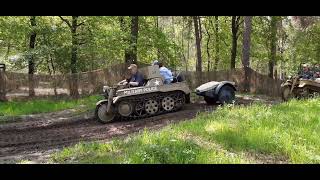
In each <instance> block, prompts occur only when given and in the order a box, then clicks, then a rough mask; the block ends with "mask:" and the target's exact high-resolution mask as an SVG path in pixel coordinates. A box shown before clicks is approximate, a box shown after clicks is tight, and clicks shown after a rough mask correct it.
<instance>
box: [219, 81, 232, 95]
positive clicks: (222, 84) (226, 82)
mask: <svg viewBox="0 0 320 180" xmlns="http://www.w3.org/2000/svg"><path fill="white" fill-rule="evenodd" d="M234 84H235V83H234V82H231V81H221V83H220V84H219V85H218V87H217V88H216V89H215V91H214V94H218V93H219V91H220V89H221V88H222V87H223V86H224V85H229V86H231V87H232V88H233V89H234V90H235V91H237V89H236V88H235V85H234Z"/></svg>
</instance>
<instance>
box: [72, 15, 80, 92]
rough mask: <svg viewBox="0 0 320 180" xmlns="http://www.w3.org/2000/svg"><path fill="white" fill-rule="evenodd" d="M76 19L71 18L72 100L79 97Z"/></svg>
mask: <svg viewBox="0 0 320 180" xmlns="http://www.w3.org/2000/svg"><path fill="white" fill-rule="evenodd" d="M78 17H79V16H72V24H71V35H72V48H71V84H70V86H71V87H70V95H71V96H72V97H74V98H78V97H79V91H78V77H77V58H78V37H77V28H78Z"/></svg>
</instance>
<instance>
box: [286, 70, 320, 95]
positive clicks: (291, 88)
mask: <svg viewBox="0 0 320 180" xmlns="http://www.w3.org/2000/svg"><path fill="white" fill-rule="evenodd" d="M300 69H301V65H300ZM319 70H320V69H319V67H318V65H316V66H315V67H314V68H313V71H311V68H310V66H309V65H307V64H303V65H302V71H300V73H299V75H298V76H295V77H289V79H288V80H287V81H286V82H284V83H282V84H281V94H282V99H283V100H284V101H288V100H289V99H291V98H298V99H301V98H309V97H314V96H316V95H318V94H319V93H320V71H319Z"/></svg>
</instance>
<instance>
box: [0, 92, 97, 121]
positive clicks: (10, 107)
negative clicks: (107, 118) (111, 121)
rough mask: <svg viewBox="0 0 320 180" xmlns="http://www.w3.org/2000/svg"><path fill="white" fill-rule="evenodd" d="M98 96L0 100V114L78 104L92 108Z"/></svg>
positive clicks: (8, 114) (28, 112) (62, 108)
mask: <svg viewBox="0 0 320 180" xmlns="http://www.w3.org/2000/svg"><path fill="white" fill-rule="evenodd" d="M100 99H102V97H100V96H96V95H94V96H88V97H83V98H80V99H67V100H53V99H36V100H32V101H11V102H0V110H1V111H0V116H19V115H29V114H37V113H46V112H55V111H60V110H65V109H72V108H75V107H79V106H84V107H86V108H91V109H93V108H94V107H95V103H96V102H97V101H98V100H100Z"/></svg>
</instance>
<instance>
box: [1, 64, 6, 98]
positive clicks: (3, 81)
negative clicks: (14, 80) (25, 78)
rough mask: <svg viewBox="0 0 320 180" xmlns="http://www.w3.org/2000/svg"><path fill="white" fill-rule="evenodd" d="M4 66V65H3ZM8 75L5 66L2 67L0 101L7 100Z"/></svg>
mask: <svg viewBox="0 0 320 180" xmlns="http://www.w3.org/2000/svg"><path fill="white" fill-rule="evenodd" d="M1 67H2V66H1ZM6 81H7V78H6V75H5V67H2V68H1V69H0V102H1V101H2V102H3V101H7V98H6Z"/></svg>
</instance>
